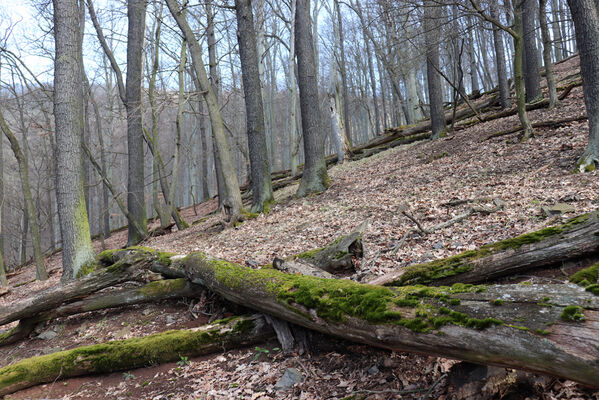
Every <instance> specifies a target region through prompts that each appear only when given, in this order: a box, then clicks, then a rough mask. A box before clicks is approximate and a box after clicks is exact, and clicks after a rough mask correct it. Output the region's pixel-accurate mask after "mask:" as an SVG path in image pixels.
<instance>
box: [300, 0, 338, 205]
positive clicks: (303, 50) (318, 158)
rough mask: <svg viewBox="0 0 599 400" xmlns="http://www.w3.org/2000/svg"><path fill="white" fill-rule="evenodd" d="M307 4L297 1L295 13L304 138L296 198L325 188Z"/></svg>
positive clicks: (325, 169)
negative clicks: (300, 175)
mask: <svg viewBox="0 0 599 400" xmlns="http://www.w3.org/2000/svg"><path fill="white" fill-rule="evenodd" d="M308 7H309V1H307V0H297V4H296V10H295V54H296V56H297V66H298V75H299V82H298V84H299V91H300V108H301V113H302V130H303V135H304V153H305V154H304V156H305V164H304V173H303V175H302V179H301V181H300V184H299V187H298V189H297V193H296V196H297V197H304V196H306V195H308V194H310V193H315V192H322V191H324V190H326V189H327V187H328V186H329V184H330V182H329V175H328V172H327V166H326V163H325V160H324V136H323V133H322V132H323V131H322V123H321V120H320V119H321V116H320V108H319V107H318V86H317V76H318V71H317V69H316V65H315V58H314V46H313V43H314V42H313V40H312V31H311V23H310V12H309V9H308Z"/></svg>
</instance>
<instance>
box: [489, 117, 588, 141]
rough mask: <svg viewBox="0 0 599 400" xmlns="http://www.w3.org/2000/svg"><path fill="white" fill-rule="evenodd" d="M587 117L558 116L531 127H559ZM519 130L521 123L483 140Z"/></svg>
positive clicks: (584, 119)
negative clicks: (558, 117)
mask: <svg viewBox="0 0 599 400" xmlns="http://www.w3.org/2000/svg"><path fill="white" fill-rule="evenodd" d="M587 119H589V117H588V116H587V115H586V114H582V115H575V116H573V117H567V118H560V119H556V120H549V121H540V122H533V123H532V127H533V128H557V127H560V126H563V125H567V124H569V123H570V122H578V121H586V120H587ZM521 130H522V125H516V126H514V127H512V128H509V129H505V130H503V131H499V132H495V133H492V134H490V135H488V136H487V137H486V138H484V139H483V140H489V139H493V138H496V137H501V136H506V135H510V134H512V133H516V132H520V131H521Z"/></svg>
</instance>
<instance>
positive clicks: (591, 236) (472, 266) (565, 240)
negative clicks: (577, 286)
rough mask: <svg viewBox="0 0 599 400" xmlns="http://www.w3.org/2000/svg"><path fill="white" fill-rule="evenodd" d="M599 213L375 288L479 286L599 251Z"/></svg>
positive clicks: (418, 268)
mask: <svg viewBox="0 0 599 400" xmlns="http://www.w3.org/2000/svg"><path fill="white" fill-rule="evenodd" d="M598 232H599V213H597V212H593V213H590V214H584V215H580V216H578V217H575V218H572V219H570V220H569V221H567V222H566V223H564V224H562V225H556V226H551V227H548V228H544V229H541V230H539V231H535V232H531V233H527V234H524V235H520V236H517V237H515V238H510V239H506V240H502V241H500V242H495V243H491V244H488V245H485V246H482V247H480V248H479V249H478V250H470V251H465V252H463V253H460V254H457V255H455V256H452V257H448V258H444V259H441V260H435V261H431V262H428V263H425V264H415V265H410V266H408V267H405V268H403V269H401V270H398V271H395V272H392V273H390V274H387V275H384V276H382V277H379V278H376V279H374V280H372V281H371V282H370V283H371V284H374V285H390V286H402V285H415V284H426V285H429V284H431V285H447V284H453V283H456V282H461V283H480V282H485V281H489V280H493V279H497V278H500V277H503V276H508V275H510V274H514V273H516V272H522V271H526V270H530V269H534V268H539V267H548V266H551V265H556V264H558V263H561V262H563V261H566V260H569V259H575V258H579V257H583V256H585V255H591V254H593V253H596V252H597V251H599V236H598V235H597V233H598Z"/></svg>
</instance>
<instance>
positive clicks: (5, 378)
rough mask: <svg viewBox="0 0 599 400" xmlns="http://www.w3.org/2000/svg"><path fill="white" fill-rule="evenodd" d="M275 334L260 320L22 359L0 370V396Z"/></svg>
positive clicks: (240, 319)
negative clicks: (42, 384) (76, 377)
mask: <svg viewBox="0 0 599 400" xmlns="http://www.w3.org/2000/svg"><path fill="white" fill-rule="evenodd" d="M272 335H273V332H272V330H271V329H270V328H269V327H268V325H267V324H266V323H265V321H264V319H263V318H262V317H260V316H250V317H235V318H230V319H227V320H222V321H220V322H218V321H217V322H215V323H213V324H210V325H205V326H200V327H197V328H192V329H185V330H176V331H167V332H162V333H157V334H155V335H151V336H148V337H143V338H132V339H126V340H117V341H113V342H108V343H102V344H95V345H91V346H84V347H79V348H75V349H72V350H65V351H59V352H56V353H52V354H47V355H44V356H39V357H32V358H28V359H25V360H21V361H19V362H16V363H14V364H11V365H9V366H7V367H4V368H0V396H3V395H6V394H10V393H14V392H16V391H18V390H21V389H25V388H28V387H31V386H35V385H38V384H40V383H47V382H53V381H55V380H57V379H65V378H71V377H74V376H81V375H91V374H99V373H109V372H115V371H124V370H130V369H134V368H140V367H145V366H149V365H156V364H161V363H166V362H173V361H178V360H181V357H193V356H199V355H204V354H210V353H215V352H221V351H222V350H223V349H232V348H237V347H243V346H248V345H251V344H254V343H260V342H263V341H264V340H265V339H267V338H269V337H271V336H272Z"/></svg>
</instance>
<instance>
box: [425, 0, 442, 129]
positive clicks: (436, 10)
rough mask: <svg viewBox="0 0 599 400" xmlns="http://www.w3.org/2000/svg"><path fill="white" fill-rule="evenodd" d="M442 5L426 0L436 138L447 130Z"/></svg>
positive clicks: (428, 67) (428, 64)
mask: <svg viewBox="0 0 599 400" xmlns="http://www.w3.org/2000/svg"><path fill="white" fill-rule="evenodd" d="M440 11H441V9H440V6H438V5H437V4H436V3H435V2H433V1H432V0H425V1H424V20H423V26H424V41H425V43H426V77H427V83H428V97H429V104H430V113H431V126H432V131H433V135H432V138H433V139H436V138H439V137H441V135H442V134H444V132H445V129H446V128H445V115H444V112H443V86H442V85H441V76H439V73H438V72H437V69H438V68H439V67H440V64H439V59H440V55H439V42H438V40H439V37H440V31H439V28H438V27H439V26H440V24H441V21H440Z"/></svg>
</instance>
